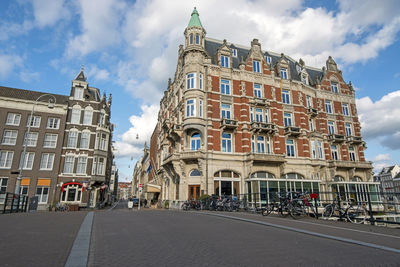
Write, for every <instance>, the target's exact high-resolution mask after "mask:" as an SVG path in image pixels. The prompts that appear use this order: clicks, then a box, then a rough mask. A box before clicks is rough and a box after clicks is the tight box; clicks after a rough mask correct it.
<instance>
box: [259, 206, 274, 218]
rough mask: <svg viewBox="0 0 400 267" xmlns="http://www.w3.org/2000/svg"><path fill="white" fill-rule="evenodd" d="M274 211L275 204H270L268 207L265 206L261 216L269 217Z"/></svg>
mask: <svg viewBox="0 0 400 267" xmlns="http://www.w3.org/2000/svg"><path fill="white" fill-rule="evenodd" d="M273 210H274V204H268V205H267V206H265V208H264V209H263V211H262V212H261V214H262V215H263V216H268V215H270V214H271V212H272V211H273Z"/></svg>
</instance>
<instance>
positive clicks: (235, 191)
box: [214, 180, 239, 196]
mask: <svg viewBox="0 0 400 267" xmlns="http://www.w3.org/2000/svg"><path fill="white" fill-rule="evenodd" d="M214 194H215V195H217V196H232V195H234V196H237V195H239V181H221V180H214Z"/></svg>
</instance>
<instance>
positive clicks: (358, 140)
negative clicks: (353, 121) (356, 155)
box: [346, 136, 364, 145]
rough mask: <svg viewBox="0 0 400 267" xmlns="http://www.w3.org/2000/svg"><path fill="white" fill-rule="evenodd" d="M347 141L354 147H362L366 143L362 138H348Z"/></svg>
mask: <svg viewBox="0 0 400 267" xmlns="http://www.w3.org/2000/svg"><path fill="white" fill-rule="evenodd" d="M346 141H347V142H348V143H351V144H354V145H361V144H363V143H364V141H363V140H362V137H361V136H347V137H346Z"/></svg>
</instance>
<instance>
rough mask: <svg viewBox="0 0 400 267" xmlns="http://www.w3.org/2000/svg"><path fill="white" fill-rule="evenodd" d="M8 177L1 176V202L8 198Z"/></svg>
mask: <svg viewBox="0 0 400 267" xmlns="http://www.w3.org/2000/svg"><path fill="white" fill-rule="evenodd" d="M7 183H8V178H0V203H4V201H5V199H6V192H7Z"/></svg>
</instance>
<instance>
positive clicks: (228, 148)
mask: <svg viewBox="0 0 400 267" xmlns="http://www.w3.org/2000/svg"><path fill="white" fill-rule="evenodd" d="M224 135H225V136H224ZM228 135H229V137H227V136H228ZM232 139H233V138H232V134H231V133H226V132H222V134H221V151H222V152H225V153H232V152H233V149H232V148H233V146H232V144H233V140H232Z"/></svg>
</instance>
